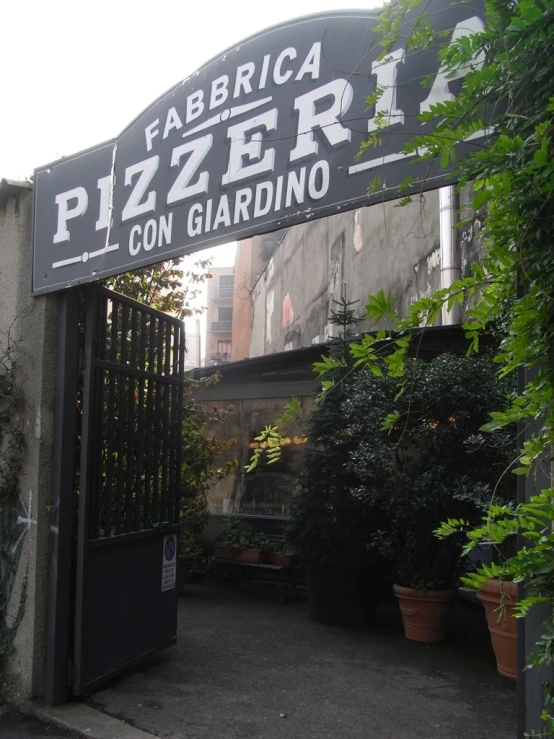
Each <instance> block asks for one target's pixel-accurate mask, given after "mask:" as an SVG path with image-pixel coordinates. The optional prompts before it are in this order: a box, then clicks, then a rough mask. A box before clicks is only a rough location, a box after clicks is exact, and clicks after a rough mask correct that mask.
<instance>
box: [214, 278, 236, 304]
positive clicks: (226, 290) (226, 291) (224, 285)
mask: <svg viewBox="0 0 554 739" xmlns="http://www.w3.org/2000/svg"><path fill="white" fill-rule="evenodd" d="M234 292H235V276H234V275H219V289H218V293H219V295H218V297H220V298H232V297H233V295H234Z"/></svg>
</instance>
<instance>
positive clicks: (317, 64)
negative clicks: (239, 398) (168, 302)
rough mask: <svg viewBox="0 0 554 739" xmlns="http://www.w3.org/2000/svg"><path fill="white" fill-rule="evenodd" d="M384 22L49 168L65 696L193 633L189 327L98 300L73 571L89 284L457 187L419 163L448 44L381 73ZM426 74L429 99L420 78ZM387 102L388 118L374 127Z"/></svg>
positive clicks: (97, 293) (299, 34)
mask: <svg viewBox="0 0 554 739" xmlns="http://www.w3.org/2000/svg"><path fill="white" fill-rule="evenodd" d="M428 10H429V13H430V17H431V18H432V22H433V28H434V30H435V31H436V32H437V33H441V34H442V35H443V36H442V37H443V38H444V34H446V35H449V34H450V38H451V37H452V35H453V34H457V35H459V34H461V33H472V32H475V31H477V30H480V29H481V28H482V27H483V20H482V17H483V13H482V9H480V8H478V9H477V10H476V9H475V7H473V6H472V7H471V8H470V7H465V6H460V7H453V6H451V5H450V4H449V3H448V2H445V0H431V2H430V4H429V8H428ZM416 19H417V16H416V15H415V14H413V13H412V15H411V17H410V22H411V23H413V22H415V20H416ZM377 23H378V19H377V18H375V17H374V16H372V15H370V14H369V13H366V12H362V11H360V12H349V13H339V12H337V13H327V14H322V15H318V16H313V17H310V18H304V19H298V20H296V21H293V22H291V23H287V24H283V25H281V26H277V27H275V28H272V29H267V30H266V31H263V32H262V33H260V34H258V35H257V36H254V37H252V38H250V39H247V40H246V41H245V42H244V43H242V44H241V45H239V46H237V47H236V48H233V49H229V50H227V51H226V52H225V53H224V54H222V55H221V56H220V57H218V58H216V59H214V60H212V61H211V62H209V63H208V64H207V65H206V66H205V67H204V68H202V70H200V72H199V73H198V74H196V75H194V76H193V77H191V78H189V79H187V80H185V81H184V82H183V83H181V84H179V85H177V86H176V87H175V88H173V89H172V90H170V91H169V92H168V93H166V94H165V95H163V96H162V97H161V98H159V99H158V100H157V101H155V102H154V103H153V104H152V105H151V106H150V107H149V108H148V109H147V110H146V111H144V112H143V113H142V114H141V115H140V116H139V117H138V118H137V119H136V120H135V121H133V122H132V123H131V124H130V125H129V126H128V127H127V128H126V129H125V131H123V132H122V133H121V135H120V136H118V137H117V138H116V139H114V140H113V141H110V142H107V143H104V144H102V145H100V146H97V147H94V148H93V149H90V150H87V151H85V152H81V153H80V154H78V155H75V156H73V157H69V158H66V159H64V160H62V161H60V162H56V163H53V164H51V165H48V166H45V167H42V168H40V169H38V170H37V171H36V174H35V182H36V187H35V213H34V215H35V235H34V259H33V293H34V294H35V295H40V294H44V293H49V292H57V291H59V292H60V297H59V308H60V309H59V330H58V382H57V384H58V391H57V404H56V432H55V433H56V452H55V460H54V463H55V484H54V491H53V506H54V511H53V532H54V533H53V546H52V570H51V584H50V587H51V589H50V593H51V600H50V605H49V626H48V628H49V636H50V639H49V654H48V669H47V690H46V695H47V699H48V700H49V701H50V702H52V703H57V702H63V701H64V700H65V699H66V695H67V690H68V662H70V664H71V668H70V670H69V672H70V681H69V682H70V683H71V689H72V691H73V692H75V693H76V694H81V693H83V692H85V691H86V690H87V689H90V688H91V687H94V686H96V685H99V684H100V683H101V682H102V681H104V680H106V679H109V677H111V676H112V675H114V674H115V673H116V672H118V671H120V670H122V669H125V668H126V667H128V666H129V665H131V664H133V663H134V662H136V661H139V660H141V659H143V658H144V657H145V656H146V655H147V654H149V653H150V652H151V651H152V650H155V649H158V648H160V647H162V646H164V645H166V644H168V643H171V642H172V641H173V640H174V639H175V619H176V606H175V591H174V580H172V574H171V573H172V571H173V569H174V567H173V566H174V557H175V549H174V548H173V545H172V544H171V542H172V541H174V539H173V538H172V537H173V536H174V535H175V533H176V531H177V528H178V503H177V501H178V498H179V494H180V492H179V491H180V481H179V468H180V465H179V454H180V452H179V442H178V441H177V439H178V438H179V435H178V434H174V433H172V432H173V431H174V430H175V428H178V427H179V423H180V418H181V413H182V395H180V387H181V384H180V383H181V382H182V373H183V369H184V365H183V361H182V359H181V353H182V352H183V351H184V333H183V331H182V328H181V327H180V325H179V324H180V322H179V321H177V320H176V319H172V318H170V317H168V316H163V315H162V314H157V313H155V312H152V311H150V310H147V309H145V308H144V307H142V306H140V304H134V303H133V302H132V301H127V300H126V299H123V298H122V297H121V296H117V295H115V294H113V293H109V292H106V291H104V290H102V289H98V288H96V287H95V286H93V287H92V288H91V290H90V295H89V301H88V304H87V339H86V347H87V351H86V357H85V385H84V396H83V408H82V411H83V415H82V420H83V432H82V434H81V436H80V439H81V445H82V449H81V457H80V458H81V463H80V464H81V468H80V481H81V494H80V500H79V506H78V539H77V558H76V572H73V571H72V567H71V561H72V558H71V548H72V542H71V521H72V515H73V509H74V499H73V490H74V464H73V463H74V457H75V399H76V397H77V380H76V368H75V362H76V357H77V354H78V343H77V341H78V327H77V323H76V320H77V319H76V304H77V296H76V294H75V291H76V289H77V288H76V286H77V285H81V284H83V283H95V282H97V281H98V280H99V279H102V278H105V277H108V276H110V275H115V274H120V273H123V272H126V271H132V270H134V269H136V268H138V267H141V266H146V265H151V264H155V263H158V262H160V261H164V260H167V259H169V258H173V257H178V256H182V255H185V254H189V253H193V252H196V251H198V250H201V249H204V248H207V247H209V246H214V245H217V244H221V243H225V242H228V241H230V240H234V239H236V238H246V237H248V236H252V235H255V234H262V233H267V232H272V231H275V230H277V229H281V228H283V227H286V226H290V225H295V224H299V223H303V222H305V221H306V219H310V218H321V217H324V216H327V215H330V214H332V213H335V212H337V211H341V210H348V209H353V208H359V207H361V206H364V205H370V204H373V203H376V202H382V201H383V200H390V199H393V198H395V197H398V195H399V193H400V191H401V192H402V194H409V193H410V192H419V191H422V190H425V189H432V188H437V187H439V186H442V185H444V184H448V183H451V182H452V181H453V177H452V175H451V173H450V172H448V171H445V170H443V169H441V167H440V164H439V163H432V164H431V165H429V163H428V162H424V163H423V162H422V163H418V162H416V161H415V155H410V156H408V157H406V155H404V154H403V153H402V147H403V145H404V143H406V142H407V141H409V140H410V139H411V138H412V137H413V136H414V134H417V133H419V132H421V133H424V132H425V133H428V131H427V129H425V128H424V124H422V123H420V122H419V121H418V115H419V114H420V113H421V112H423V111H425V110H428V109H429V107H430V106H431V105H433V104H435V103H439V102H440V101H441V100H443V99H448V98H449V97H451V96H452V95H453V94H454V93H453V92H451V90H450V88H449V80H447V79H445V77H444V75H443V73H442V71H441V67H440V61H439V57H438V48H439V46H440V45H437V46H436V47H430V48H429V49H427V50H425V51H421V52H419V53H418V55H417V58H416V59H413V58H412V59H410V63H409V64H407V63H406V52H405V50H404V49H403V48H402V47H401V46H400V45H398V44H397V46H395V48H393V49H392V50H391V52H390V54H389V56H388V57H387V58H386V59H384V60H380V61H376V60H377V58H378V56H379V51H380V49H379V41H380V40H381V37H380V36H379V34H378V33H377V32H376V31H375V30H374V29H375V27H376V24H377ZM426 75H431V76H434V83H433V84H432V85H431V89H430V90H428V89H425V88H422V87H421V86H420V84H419V78H420V77H422V76H426ZM459 76H463V71H462V70H461V71H460V75H459ZM376 90H382V92H381V98H380V100H379V103H378V105H377V106H375V107H376V108H378V109H377V110H373V112H372V114H371V115H368V112H367V110H366V98H367V96H368V95H371V94H373V93H375V91H376ZM376 116H379V117H381V118H382V117H383V116H384V120H385V121H386V125H385V127H384V128H383V129H381V128H380V127H378V126H377V125H376V123H375V120H374V119H375V117H376ZM406 121H410V125H409V126H406ZM380 130H382V131H383V136H382V137H378V138H376V139H375V140H374V141H373V142H372V145H371V146H367V147H366V148H365V149H364V151H363V154H362V156H361V157H360V158H359V159H358V158H357V156H356V155H357V154H358V152H359V151H360V149H361V147H362V143H364V142H366V143H367V138H368V135H369V134H372V133H376V132H377V131H380ZM385 134H386V135H385ZM389 134H390V135H389ZM485 135H486V134H485V132H484V131H479V132H476V133H475V134H474V136H473V138H480V137H481V138H482V137H483V136H485ZM469 145H470V144H468V143H463V144H461V145H460V155H463V153H464V150H465V148H466V147H468V146H469ZM412 157H413V158H412ZM406 159H410V160H411V163H410V168H409V170H408V169H407V167H406ZM408 174H409V175H410V176H411V177H412V181H411V182H410V184H406V182H405V181H406V176H407V175H408ZM370 182H371V183H372V185H371V187H370V188H369V189H368V184H369V183H370ZM153 327H154V328H153ZM160 467H161V472H160V471H159V468H160ZM74 583H76V585H75V587H76V595H75V599H73V587H74ZM100 593H101V596H102V599H100V598H99V594H100ZM73 602H74V603H75V612H74V621H75V622H74V624H73V627H74V632H75V633H74V637H75V638H74V640H73V633H72V630H71V629H70V624H71V623H72V618H73V615H72V614H73V611H72V607H73ZM72 641H74V645H75V647H74V654H73V657H72V656H71V654H72V650H71V648H70V644H71V642H72Z"/></svg>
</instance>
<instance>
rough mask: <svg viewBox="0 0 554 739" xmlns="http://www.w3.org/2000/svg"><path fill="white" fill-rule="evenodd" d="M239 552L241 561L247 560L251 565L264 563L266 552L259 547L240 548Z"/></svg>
mask: <svg viewBox="0 0 554 739" xmlns="http://www.w3.org/2000/svg"><path fill="white" fill-rule="evenodd" d="M239 552H240V555H239V558H240V561H241V562H248V563H249V564H253V565H257V564H263V563H265V557H266V553H265V552H262V551H261V549H240V550H239Z"/></svg>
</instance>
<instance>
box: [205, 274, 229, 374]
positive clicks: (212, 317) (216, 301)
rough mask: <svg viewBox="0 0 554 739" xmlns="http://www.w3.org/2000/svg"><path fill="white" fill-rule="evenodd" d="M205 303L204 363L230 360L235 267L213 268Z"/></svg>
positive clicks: (219, 362) (218, 362)
mask: <svg viewBox="0 0 554 739" xmlns="http://www.w3.org/2000/svg"><path fill="white" fill-rule="evenodd" d="M210 274H211V275H212V277H211V279H210V281H209V282H208V296H207V306H206V336H205V341H204V346H205V363H206V365H208V366H209V365H211V364H222V363H224V362H230V361H231V347H232V334H233V302H234V297H235V276H234V270H233V267H213V268H211V269H210Z"/></svg>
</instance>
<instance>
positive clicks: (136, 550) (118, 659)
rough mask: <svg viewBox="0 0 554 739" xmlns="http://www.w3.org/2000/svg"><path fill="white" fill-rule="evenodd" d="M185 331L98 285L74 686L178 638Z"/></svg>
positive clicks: (91, 334)
mask: <svg viewBox="0 0 554 739" xmlns="http://www.w3.org/2000/svg"><path fill="white" fill-rule="evenodd" d="M184 359H185V333H184V324H183V322H182V321H180V320H178V319H176V318H173V317H172V316H168V315H166V314H164V313H160V312H159V311H156V310H154V309H151V308H149V307H147V306H145V305H143V304H141V303H138V302H136V301H134V300H131V299H129V298H127V297H124V296H123V295H120V294H119V293H115V292H112V291H110V290H106V289H104V288H98V287H93V288H91V289H90V290H89V295H88V304H87V319H86V336H85V376H84V389H83V401H82V432H81V462H80V472H79V517H78V537H77V587H76V598H75V645H74V656H73V672H74V674H73V692H74V693H75V694H76V695H82V694H83V693H86V692H88V691H89V690H91V689H92V688H94V687H96V686H98V685H99V684H101V683H102V682H105V681H106V680H107V679H109V678H111V677H112V676H114V675H115V674H117V673H119V672H121V671H123V670H124V669H126V668H128V667H129V666H131V665H132V664H134V663H136V662H138V661H140V660H141V659H143V658H144V657H145V656H147V655H148V654H150V653H152V652H154V651H156V650H159V649H161V648H163V647H165V646H168V645H169V644H172V643H174V642H175V640H176V626H177V599H176V589H175V578H176V569H177V546H176V545H177V535H178V530H179V502H180V495H181V444H182V431H181V430H182V420H183V377H184Z"/></svg>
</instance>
